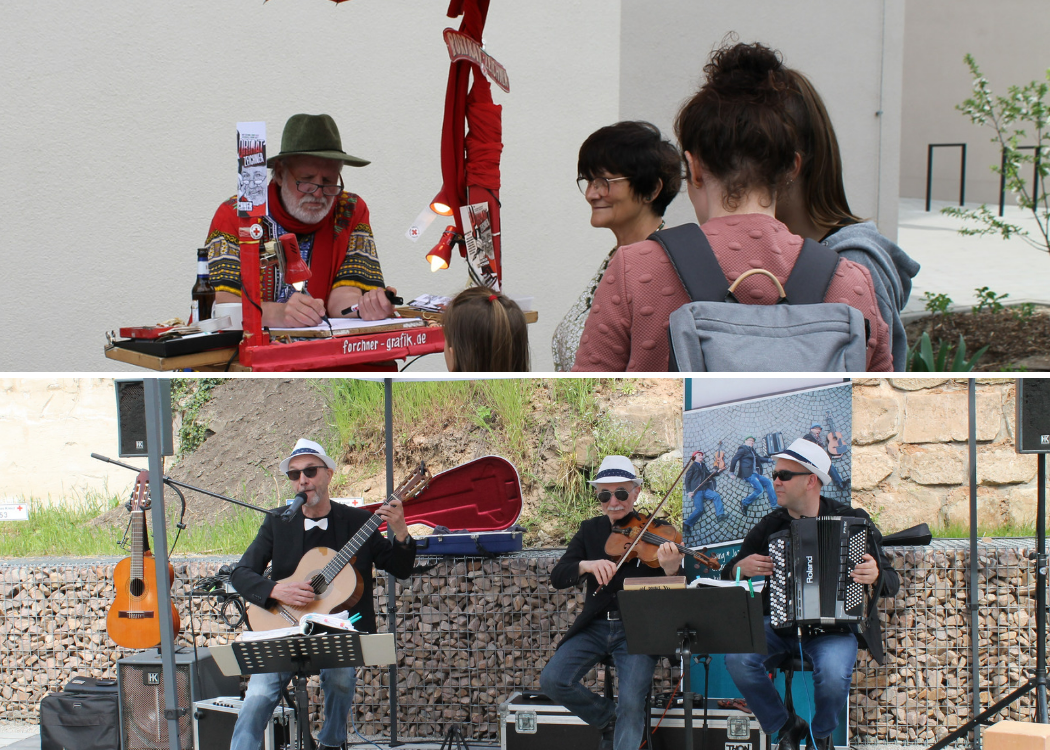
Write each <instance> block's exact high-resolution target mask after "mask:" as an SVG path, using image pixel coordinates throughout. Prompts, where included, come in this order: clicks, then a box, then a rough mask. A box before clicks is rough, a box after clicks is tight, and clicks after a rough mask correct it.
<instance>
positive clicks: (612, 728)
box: [598, 719, 616, 750]
mask: <svg viewBox="0 0 1050 750" xmlns="http://www.w3.org/2000/svg"><path fill="white" fill-rule="evenodd" d="M615 734H616V719H613V720H612V721H610V722H609V723H608V724H606V725H605V726H604V727H602V738H601V740H600V741H599V742H598V750H613V737H614V736H615Z"/></svg>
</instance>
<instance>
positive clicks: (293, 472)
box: [286, 466, 328, 482]
mask: <svg viewBox="0 0 1050 750" xmlns="http://www.w3.org/2000/svg"><path fill="white" fill-rule="evenodd" d="M327 468H328V467H327V466H307V467H306V468H305V469H302V470H301V471H300V470H299V469H289V470H288V471H287V472H286V474H287V476H288V478H289V479H291V480H292V481H293V482H298V481H299V475H300V474H305V475H306V478H307V479H313V478H314V477H315V476H317V470H318V469H327Z"/></svg>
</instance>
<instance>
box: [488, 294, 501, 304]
mask: <svg viewBox="0 0 1050 750" xmlns="http://www.w3.org/2000/svg"><path fill="white" fill-rule="evenodd" d="M497 299H499V295H498V294H490V295H489V302H495V301H496V300H497Z"/></svg>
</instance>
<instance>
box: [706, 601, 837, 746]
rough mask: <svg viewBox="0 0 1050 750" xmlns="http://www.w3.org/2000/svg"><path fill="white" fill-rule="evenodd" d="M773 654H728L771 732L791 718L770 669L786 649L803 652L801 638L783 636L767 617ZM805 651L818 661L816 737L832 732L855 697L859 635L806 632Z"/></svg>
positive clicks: (746, 695)
mask: <svg viewBox="0 0 1050 750" xmlns="http://www.w3.org/2000/svg"><path fill="white" fill-rule="evenodd" d="M766 646H767V648H768V651H769V653H768V654H765V655H763V654H726V657H725V660H726V669H727V670H728V672H729V676H730V677H732V678H733V682H734V683H735V684H736V686H737V689H738V690H739V691H740V694H741V695H743V696H744V700H746V701H747V706H748V708H750V709H751V710H752V711H754V712H755V717H756V718H757V719H758V722H759V723H760V724H761V725H762V729H763V730H764V731H765V732H766V734H770V735H771V734H773V733H774V732H776V731H777V730H779V729H780V728H781V727H782V726H784V723H785V722H786V721H787V720H788V712H787V708H785V706H784V701H782V700H781V699H780V694H779V693H778V692H777V689H776V686H775V685H774V684H773V681H772V680H771V679H769V672H770V671H771V670H772V669H773V667H775V666H776V665H777V664H778V663H779V662H780V660H781V659H782V658H783V657H784V655H785V654H789V653H790V654H793V655H794V656H798V637H797V636H795V635H791V636H787V637H782V636H780V635H778V634H777V633H776V632H775V631H774V630H773V629H772V628H771V627H769V618H768V617H767V618H766ZM802 652H803V653H804V654H805V655H806V656H807V657H808V658H809V660H810V661H811V662H812V663H813V701H812V703H811V704H810V705H811V706H813V707H814V712H813V723H812V730H813V736H814V737H816V738H818V739H819V738H821V737H829V736H831V733H832V732H833V731H834V730H835V727H836V726H838V723H839V713H840V712H841V711H842V707H843V706H844V705H846V700H847V698H849V686H850V682H851V681H852V679H853V666H854V664H855V663H856V661H857V636H855V635H853V633H831V634H826V635H816V636H812V637H810V636H803V638H802Z"/></svg>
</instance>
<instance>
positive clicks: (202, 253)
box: [189, 247, 215, 325]
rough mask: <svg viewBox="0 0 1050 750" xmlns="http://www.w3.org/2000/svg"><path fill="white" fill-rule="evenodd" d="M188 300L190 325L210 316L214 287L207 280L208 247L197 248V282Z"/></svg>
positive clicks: (213, 300)
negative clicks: (189, 300)
mask: <svg viewBox="0 0 1050 750" xmlns="http://www.w3.org/2000/svg"><path fill="white" fill-rule="evenodd" d="M191 300H192V301H191V302H190V322H189V324H190V325H194V324H195V323H199V322H201V321H202V320H207V319H208V318H210V317H211V306H212V304H213V303H214V302H215V288H214V287H212V285H211V282H210V281H208V248H206V247H202V248H198V249H197V283H196V284H194V285H193V292H192V295H191Z"/></svg>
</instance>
